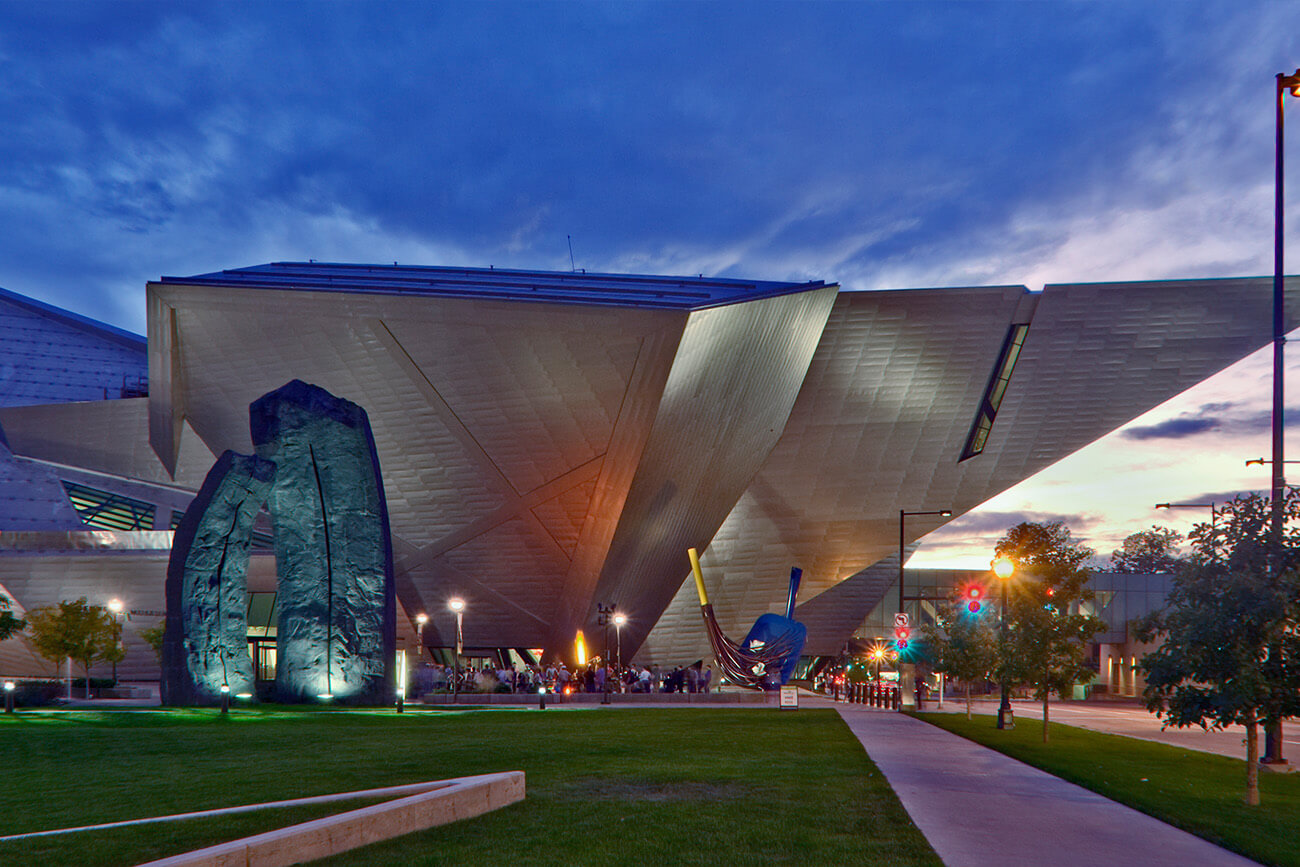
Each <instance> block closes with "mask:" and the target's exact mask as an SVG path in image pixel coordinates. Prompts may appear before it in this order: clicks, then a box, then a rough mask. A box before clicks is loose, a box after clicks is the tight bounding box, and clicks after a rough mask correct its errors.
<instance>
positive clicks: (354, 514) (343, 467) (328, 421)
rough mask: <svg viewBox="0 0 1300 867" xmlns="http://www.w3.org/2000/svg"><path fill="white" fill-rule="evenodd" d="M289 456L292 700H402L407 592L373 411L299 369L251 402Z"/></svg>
mask: <svg viewBox="0 0 1300 867" xmlns="http://www.w3.org/2000/svg"><path fill="white" fill-rule="evenodd" d="M249 417H250V425H251V428H252V435H253V445H254V447H255V448H256V450H257V454H258V456H259V457H261V458H264V459H266V460H268V461H273V462H274V463H275V465H276V467H277V470H276V475H275V482H274V485H273V486H272V488H271V491H270V495H269V498H268V499H269V505H270V512H271V519H272V523H273V525H274V528H275V556H276V571H277V574H278V576H279V593H280V598H279V605H280V619H279V625H278V635H277V638H276V691H277V694H278V696H279V698H280V700H282V701H316V700H319V699H320V698H322V697H329V698H332V699H337V700H343V701H349V702H355V703H364V704H378V703H387V702H389V701H391V700H392V690H393V686H392V678H391V677H390V676H389V675H390V671H391V667H392V663H393V655H394V651H395V647H396V627H397V616H396V614H397V612H396V595H395V591H394V581H393V554H392V542H391V538H390V536H389V529H388V508H387V504H386V502H385V500H384V489H383V481H382V477H381V476H380V473H379V459H378V455H377V453H376V451H375V443H374V437H373V436H372V435H371V431H370V420H369V418H368V417H367V416H366V412H365V410H363V409H362V408H361V407H359V406H357V405H356V404H354V403H351V402H350V401H346V400H343V399H341V398H337V397H335V396H333V395H332V394H330V393H329V392H327V391H325V390H324V389H322V388H320V387H318V386H314V385H309V384H307V383H305V382H302V381H301V380H294V381H292V382H290V383H288V384H287V385H285V386H283V387H281V388H279V389H277V390H275V391H273V392H270V393H269V394H266V395H264V396H262V397H261V398H259V399H258V400H256V401H255V402H254V403H253V404H252V406H250V407H249Z"/></svg>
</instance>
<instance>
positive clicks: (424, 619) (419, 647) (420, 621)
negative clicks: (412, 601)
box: [415, 611, 429, 660]
mask: <svg viewBox="0 0 1300 867" xmlns="http://www.w3.org/2000/svg"><path fill="white" fill-rule="evenodd" d="M428 622H429V615H427V614H425V613H424V612H423V611H421V612H420V613H419V614H417V615H415V655H416V659H417V660H423V659H424V624H426V623H428Z"/></svg>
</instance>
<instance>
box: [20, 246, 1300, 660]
mask: <svg viewBox="0 0 1300 867" xmlns="http://www.w3.org/2000/svg"><path fill="white" fill-rule="evenodd" d="M1290 286H1291V284H1290V282H1288V288H1290ZM146 296H147V305H148V339H147V341H146V340H145V339H144V338H141V337H139V336H137V335H133V334H129V333H126V332H123V331H121V330H119V329H116V328H113V327H111V326H108V325H105V324H103V323H98V322H94V321H92V320H89V319H86V318H84V317H81V316H78V315H76V314H74V313H71V312H68V311H65V310H60V309H57V308H54V307H50V306H49V305H45V304H42V303H39V302H36V301H34V300H32V299H29V298H25V297H23V296H20V295H17V294H14V293H10V292H4V291H3V290H0V585H3V589H4V591H5V592H6V593H7V594H8V596H9V598H10V599H11V600H12V603H13V605H14V607H15V609H16V610H18V611H19V612H21V611H23V610H26V609H29V608H32V607H35V606H39V605H48V604H53V603H56V602H58V601H60V600H63V599H75V598H77V597H79V596H85V597H87V598H88V599H89V600H90V601H91V602H95V603H101V604H102V603H104V602H107V601H108V600H109V599H112V598H118V599H121V600H123V601H124V603H125V606H126V620H125V623H124V627H125V629H124V635H125V640H126V644H127V649H128V658H127V660H126V661H125V662H124V663H122V665H121V666H119V668H120V670H121V673H122V676H123V678H124V679H132V678H134V679H145V680H148V679H157V676H158V666H157V662H156V660H155V659H154V656H153V653H152V651H151V650H150V649H149V648H148V647H147V646H146V645H145V644H144V643H143V641H142V640H141V639H140V638H139V632H140V630H142V629H144V628H147V627H150V626H153V625H155V624H156V623H158V622H159V620H160V619H161V617H162V616H163V613H164V611H163V609H164V607H165V603H164V581H165V576H166V571H167V561H168V556H169V550H170V546H171V540H172V535H173V533H172V531H173V530H174V528H175V527H176V525H177V524H178V523H179V521H180V518H181V516H182V515H183V514H184V512H185V510H186V508H187V507H188V505H189V503H190V502H191V501H192V500H193V498H194V495H195V493H196V492H197V491H198V489H199V487H200V485H201V484H202V483H203V480H204V478H205V476H206V474H207V473H208V470H209V469H210V468H211V467H212V465H213V463H214V462H215V460H216V458H217V456H219V455H220V454H221V453H222V452H223V451H225V450H233V451H236V452H240V453H250V452H251V451H252V450H253V449H252V444H251V442H250V434H249V406H250V404H252V403H253V402H254V401H255V400H257V399H258V398H259V397H261V396H262V395H264V394H267V393H268V392H271V391H273V390H275V389H277V388H279V387H281V386H283V385H284V384H285V383H287V382H289V381H291V380H295V379H299V380H303V381H305V382H309V383H312V384H314V385H317V386H319V387H321V388H323V389H325V390H327V391H328V392H330V393H331V394H333V395H336V396H338V397H340V398H343V399H345V400H348V401H351V402H353V403H356V404H358V405H359V406H361V407H362V408H364V409H365V411H366V413H367V414H368V415H369V420H370V424H371V429H372V431H373V435H374V441H375V447H376V450H377V454H378V458H379V463H380V467H381V472H382V480H383V488H384V494H385V497H386V501H387V507H388V514H389V522H390V527H391V536H392V549H393V559H394V574H395V578H396V595H397V603H398V605H397V611H398V628H399V642H401V643H403V644H404V646H405V647H407V648H410V647H413V646H414V644H415V642H416V640H417V638H416V636H417V628H416V617H417V615H418V614H421V613H424V614H427V616H428V623H427V624H426V625H425V626H424V627H423V629H422V630H419V634H420V638H421V640H422V641H423V643H424V644H425V645H426V646H427V647H429V648H433V649H442V648H447V647H450V646H452V645H453V644H454V641H455V619H454V617H453V615H451V613H450V612H448V610H447V605H446V603H447V600H448V599H449V598H451V597H453V596H458V597H461V598H463V599H464V600H465V603H466V609H465V614H464V619H463V629H464V643H465V646H466V648H467V649H468V650H469V651H470V652H471V653H473V652H475V651H477V652H481V653H484V654H487V653H502V652H506V651H512V652H520V653H523V652H530V651H531V652H535V651H537V650H543V651H544V652H545V653H546V655H547V657H548V658H550V657H551V656H553V655H561V656H564V657H566V658H570V659H572V657H573V656H574V653H575V643H576V641H577V639H578V637H579V636H580V635H582V636H584V637H585V644H586V646H587V647H589V648H599V647H601V646H602V645H603V642H604V634H603V629H602V618H601V612H602V609H607V608H608V607H609V606H617V608H618V610H619V611H621V612H623V613H624V614H626V616H627V618H628V620H627V624H626V626H624V627H622V629H621V633H620V635H619V636H618V640H619V643H620V644H621V649H622V654H623V658H624V659H632V658H635V659H637V660H639V661H643V662H646V663H660V664H680V663H684V662H692V661H694V660H697V659H701V658H703V657H705V656H707V654H708V641H707V638H706V636H705V633H704V630H703V628H702V626H701V621H700V614H699V605H698V600H697V599H696V598H695V588H694V583H693V581H692V580H691V578H690V566H689V563H688V562H687V559H686V556H685V552H686V549H687V548H689V547H695V548H698V549H699V550H700V551H701V552H702V557H701V559H702V565H703V571H704V576H705V579H706V581H707V583H708V585H709V594H710V597H711V600H712V602H713V605H714V610H715V613H716V615H717V617H718V621H719V623H720V624H721V625H722V626H723V628H724V629H725V630H727V631H728V632H729V633H733V634H736V635H743V634H744V632H745V631H746V630H747V629H748V627H749V625H750V624H751V623H752V622H753V621H754V620H755V619H756V618H757V617H758V616H759V615H761V614H764V613H769V612H779V611H783V610H784V605H785V594H786V589H787V578H788V575H789V572H790V569H791V567H799V568H801V569H802V570H803V576H804V577H803V584H802V588H801V590H800V594H799V605H798V607H797V609H796V619H798V620H800V621H801V622H803V623H805V624H806V626H807V628H808V643H807V646H806V648H805V653H806V654H813V655H817V654H833V653H836V652H838V651H839V650H840V649H841V648H842V647H843V646H844V644H845V642H846V641H847V640H848V639H849V637H850V636H852V635H853V634H854V632H855V631H858V630H859V629H860V628H861V627H862V626H863V624H864V622H866V621H867V618H868V615H870V614H871V613H872V612H873V611H878V610H881V606H882V605H888V604H892V603H888V602H887V601H886V599H887V596H888V595H889V594H890V593H891V588H893V589H892V592H893V593H894V594H895V595H894V599H895V600H896V599H897V595H896V594H897V589H896V586H897V574H898V573H897V557H898V549H899V541H900V539H899V537H900V513H901V512H904V511H938V510H944V511H948V512H951V517H949V516H939V515H927V516H917V517H914V518H910V519H908V520H907V521H906V522H905V523H904V524H903V526H902V528H901V530H902V533H903V537H904V538H903V543H904V545H905V546H910V545H911V544H912V543H913V542H915V541H916V540H917V539H919V538H920V537H922V536H924V535H925V534H927V533H929V532H931V531H933V530H934V529H936V528H937V527H938V526H940V525H941V524H942V523H944V522H945V521H948V520H951V519H952V517H956V516H960V515H962V514H963V513H965V512H968V511H970V510H971V509H973V508H975V507H976V506H978V505H980V504H981V503H983V502H985V501H986V500H988V499H989V498H991V497H993V496H994V495H996V494H998V493H999V492H1001V491H1003V490H1006V489H1007V488H1009V487H1011V486H1012V485H1014V484H1016V483H1017V482H1019V481H1021V480H1023V479H1025V478H1028V477H1029V476H1031V475H1033V474H1034V473H1036V472H1037V471H1039V470H1041V469H1043V468H1044V467H1046V466H1048V465H1050V464H1052V463H1054V462H1056V461H1058V460H1060V459H1061V458H1063V457H1065V456H1067V455H1069V454H1070V453H1072V452H1074V451H1076V450H1078V449H1080V448H1082V447H1083V446H1085V445H1087V444H1088V443H1090V442H1093V441H1095V440H1096V439H1098V438H1099V437H1101V436H1103V435H1105V434H1107V433H1109V432H1110V431H1112V430H1114V429H1115V428H1117V427H1119V426H1120V425H1122V424H1124V423H1125V422H1127V421H1129V420H1131V419H1133V418H1136V417H1137V416H1139V415H1141V414H1142V413H1143V412H1145V411H1147V410H1149V409H1151V408H1152V407H1154V406H1156V405H1157V404H1159V403H1161V402H1163V401H1165V400H1167V399H1168V398H1170V397H1173V396H1174V395H1176V394H1178V393H1180V392H1181V391H1183V390H1185V389H1187V388H1189V387H1191V386H1192V385H1195V384H1196V383H1198V382H1200V381H1202V380H1204V379H1205V378H1207V377H1209V376H1211V375H1213V374H1214V373H1216V372H1218V371H1220V370H1222V369H1223V368H1225V367H1227V366H1228V365H1230V364H1232V363H1234V362H1236V361H1238V360H1240V359H1241V358H1244V357H1245V356H1246V355H1248V354H1250V353H1251V352H1253V351H1254V350H1256V349H1258V348H1260V347H1262V346H1264V345H1266V344H1267V343H1268V342H1269V340H1270V339H1271V330H1270V329H1271V315H1270V310H1271V306H1270V305H1271V280H1270V279H1268V278H1234V279H1220V280H1188V281H1161V282H1134V283H1108V284H1060V285H1049V286H1047V287H1044V289H1043V290H1042V291H1036V292H1031V291H1029V290H1028V289H1027V288H1026V287H1024V286H992V287H970V288H961V287H957V288H941V289H903V290H881V291H853V290H846V289H843V288H841V287H839V286H837V285H835V284H829V283H824V282H821V281H812V282H801V283H790V282H763V281H746V280H734V279H718V278H705V277H661V276H641V275H620V274H587V273H583V272H532V271H512V270H503V269H495V268H487V269H459V268H443V267H414V266H399V265H396V264H394V265H391V266H388V265H344V264H324V263H317V262H307V263H274V264H267V265H260V266H255V267H249V268H238V269H234V270H229V271H222V272H218V273H212V274H201V275H196V276H192V277H164V278H161V279H159V280H157V281H154V282H150V283H149V284H148V285H147V287H146ZM1296 312H1297V311H1296V308H1294V306H1293V307H1292V308H1291V309H1289V311H1288V313H1289V314H1290V315H1289V319H1288V323H1287V325H1288V328H1292V327H1294V326H1295V324H1296V321H1297V318H1296V316H1295V313H1296ZM272 533H273V528H272V526H271V522H270V519H269V517H268V516H267V515H261V516H259V518H258V522H257V524H256V525H255V527H254V530H253V555H252V557H251V562H250V564H249V569H248V582H249V584H248V586H249V599H248V615H249V617H248V641H249V647H250V652H251V653H252V655H253V659H254V661H255V668H256V670H257V675H258V677H259V679H267V678H270V677H274V667H275V639H276V630H277V620H276V607H277V606H276V597H275V593H276V574H275V572H276V569H275V563H274V557H273V555H272V554H271V539H272ZM891 564H892V565H891ZM1115 640H1118V637H1117V638H1116V639H1115ZM0 667H2V668H3V671H0V673H3V674H6V675H27V674H50V673H52V666H50V664H49V663H46V662H44V661H43V660H40V659H39V658H38V657H36V656H35V654H34V653H33V652H32V651H31V649H30V647H28V646H26V645H25V643H24V639H15V640H10V641H7V642H4V643H3V644H0Z"/></svg>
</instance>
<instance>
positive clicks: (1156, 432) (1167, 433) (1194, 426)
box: [1123, 416, 1220, 440]
mask: <svg viewBox="0 0 1300 867" xmlns="http://www.w3.org/2000/svg"><path fill="white" fill-rule="evenodd" d="M1219 426H1220V420H1219V419H1217V418H1213V417H1202V418H1190V417H1187V416H1182V417H1179V418H1171V419H1168V420H1167V421H1162V422H1160V423H1159V424H1153V425H1148V426H1146V427H1130V428H1126V429H1125V430H1124V433H1123V435H1124V437H1125V438H1127V439H1131V440H1157V439H1183V438H1184V437H1190V436H1196V435H1197V434H1202V433H1205V432H1206V431H1212V430H1218V429H1219Z"/></svg>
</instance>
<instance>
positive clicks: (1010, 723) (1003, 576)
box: [993, 557, 1016, 729]
mask: <svg viewBox="0 0 1300 867" xmlns="http://www.w3.org/2000/svg"><path fill="white" fill-rule="evenodd" d="M1015 571H1016V564H1014V563H1012V562H1011V561H1010V560H1009V559H1007V558H1006V557H999V558H998V559H996V560H994V561H993V574H994V575H996V576H998V583H1000V584H1001V585H1002V604H1001V606H999V608H998V632H999V634H1000V635H1001V638H1002V652H1003V653H1006V652H1007V585H1008V584H1009V583H1011V576H1012V575H1014V574H1015ZM1007 662H1008V660H1007V659H1005V658H1004V659H1003V660H1002V677H1001V678H999V680H1001V681H1002V683H1001V687H1002V701H1001V702H1000V703H999V704H998V728H1000V729H1013V728H1015V727H1016V722H1015V717H1014V716H1012V713H1011V689H1010V687H1009V686H1008V685H1007Z"/></svg>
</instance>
